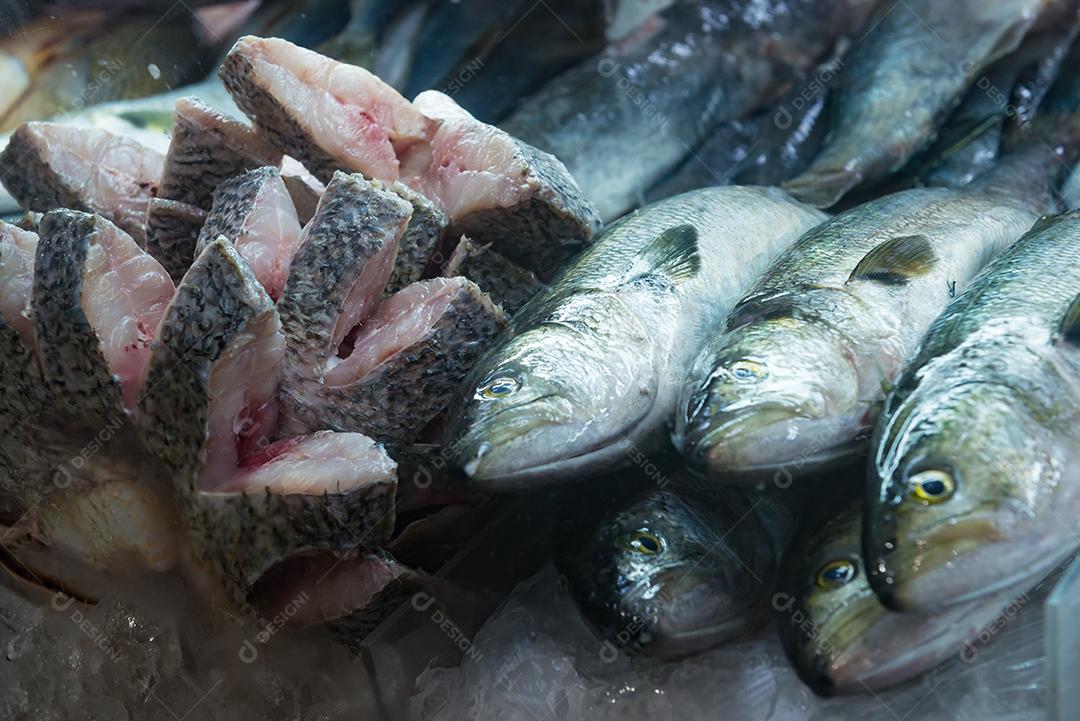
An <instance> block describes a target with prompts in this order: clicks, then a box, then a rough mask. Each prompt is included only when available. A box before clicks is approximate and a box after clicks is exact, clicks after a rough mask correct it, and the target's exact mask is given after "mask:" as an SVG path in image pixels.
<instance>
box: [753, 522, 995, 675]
mask: <svg viewBox="0 0 1080 721" xmlns="http://www.w3.org/2000/svg"><path fill="white" fill-rule="evenodd" d="M861 528H862V508H861V505H860V504H858V503H855V504H851V505H850V506H848V507H847V508H846V509H844V510H843V511H842V512H841V513H839V514H838V515H836V516H835V517H833V518H832V519H830V520H829V521H827V522H826V523H825V524H824V525H822V526H821V527H820V528H818V529H817V530H816V531H815V532H813V533H812V534H811V535H810V537H809V538H806V539H805V541H802V542H799V543H798V544H797V546H798V548H799V549H800V552H799V553H793V554H788V555H787V557H786V558H785V559H784V566H783V569H782V570H781V573H780V578H781V581H780V583H779V587H778V592H777V593H776V595H775V596H773V604H772V605H773V608H774V609H776V610H777V611H778V613H779V620H780V623H779V627H780V638H781V641H782V643H783V645H784V650H785V652H786V653H787V655H788V658H789V659H790V660H791V662H792V664H793V665H794V666H795V669H796V671H797V673H798V674H799V677H800V678H801V679H802V680H803V681H804V682H805V683H806V684H807V685H808V686H810V688H812V689H813V690H814V691H815V692H816V693H818V694H819V695H822V696H839V695H850V694H865V693H866V692H867V690H868V689H869V690H870V691H874V692H877V691H880V690H884V689H887V688H889V687H892V686H895V685H897V684H899V683H903V682H904V681H907V680H909V679H912V678H914V677H916V676H918V675H920V674H923V673H925V672H927V671H929V670H930V669H932V668H934V667H935V666H938V665H939V664H940V663H941V662H942V661H944V660H945V659H946V658H948V657H950V656H955V655H957V652H958V651H960V652H961V653H963V650H966V647H964V645H963V644H964V643H965V642H967V641H970V639H972V638H974V637H975V635H977V634H978V633H979V631H980V630H982V628H983V627H984V626H985V624H986V623H987V622H988V621H990V620H991V619H992V618H993V617H994V616H995V615H997V614H999V613H1000V609H1001V606H1002V604H1003V603H1004V600H1007V597H1006V598H1005V599H1004V600H1003V599H1002V598H1001V597H999V598H992V599H990V600H989V601H988V602H986V603H983V604H978V603H976V604H962V605H958V606H955V607H953V608H952V609H950V610H949V611H947V612H945V613H942V614H908V613H895V612H892V611H890V610H888V609H886V608H885V607H884V606H883V605H882V604H881V602H880V601H879V600H878V598H877V596H876V595H875V594H874V591H873V589H872V588H871V587H870V581H869V578H868V576H867V574H866V569H865V567H864V565H863V563H862V555H861V549H860V545H859V535H860V531H861Z"/></svg>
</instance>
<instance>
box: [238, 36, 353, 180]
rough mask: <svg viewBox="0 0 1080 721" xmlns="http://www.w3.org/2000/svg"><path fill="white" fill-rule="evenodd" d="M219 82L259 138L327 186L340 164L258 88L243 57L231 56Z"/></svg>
mask: <svg viewBox="0 0 1080 721" xmlns="http://www.w3.org/2000/svg"><path fill="white" fill-rule="evenodd" d="M221 79H222V81H223V82H224V83H225V88H226V89H227V90H228V91H229V94H230V95H232V97H233V99H234V100H235V101H236V104H237V105H238V106H239V107H240V109H241V110H243V111H244V114H245V115H247V116H248V117H249V118H251V121H252V124H253V125H254V126H255V128H256V130H258V132H259V134H260V135H262V136H263V137H264V138H266V139H267V140H269V141H270V143H271V144H272V145H274V146H275V147H277V148H280V149H282V150H283V151H284V152H285V153H287V154H288V155H291V156H292V157H294V158H296V159H297V160H299V161H301V162H302V163H303V164H304V167H306V168H307V169H308V170H309V171H310V172H311V173H312V174H313V175H314V176H315V177H316V178H318V179H319V180H321V181H322V182H324V183H325V182H328V181H329V180H330V179H331V178H332V177H333V176H334V173H335V172H337V171H339V170H343V169H344V168H343V167H342V164H341V162H340V161H338V160H337V159H335V158H333V157H332V156H331V155H330V154H329V153H327V152H326V151H325V150H323V149H322V148H321V147H320V146H319V144H318V143H317V142H315V140H314V139H313V138H312V137H311V136H309V135H308V133H307V131H306V130H304V128H303V127H302V126H301V125H300V123H299V122H298V121H297V120H296V118H294V117H293V115H292V112H293V109H291V108H287V107H285V106H284V105H282V104H281V102H280V101H278V99H277V98H275V97H274V96H273V94H271V93H270V92H269V91H268V90H267V89H266V88H264V87H262V86H261V85H260V84H259V79H258V78H257V77H256V76H255V67H254V65H253V64H252V63H251V60H250V59H249V58H247V57H245V56H244V54H243V53H236V52H232V53H229V54H228V56H227V57H226V58H225V61H224V62H223V63H222V65H221Z"/></svg>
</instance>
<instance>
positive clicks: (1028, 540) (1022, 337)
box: [863, 211, 1080, 612]
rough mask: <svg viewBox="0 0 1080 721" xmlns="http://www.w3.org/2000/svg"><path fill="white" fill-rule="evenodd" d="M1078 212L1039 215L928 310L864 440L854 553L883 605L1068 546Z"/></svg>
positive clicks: (1078, 301)
mask: <svg viewBox="0 0 1080 721" xmlns="http://www.w3.org/2000/svg"><path fill="white" fill-rule="evenodd" d="M1078 342H1080V212H1077V211H1071V212H1069V213H1066V214H1064V215H1061V216H1057V217H1055V218H1049V219H1046V220H1044V221H1041V222H1040V223H1039V224H1038V225H1036V227H1035V228H1033V229H1032V230H1031V232H1029V233H1028V234H1027V235H1026V236H1025V237H1024V238H1023V239H1022V240H1020V242H1018V243H1017V244H1016V245H1014V246H1013V247H1012V248H1010V249H1008V250H1007V251H1005V252H1004V253H1003V254H1002V255H1001V256H1000V257H999V258H998V259H997V260H995V261H994V262H993V263H992V264H991V265H990V266H988V267H987V268H986V270H985V271H984V272H983V273H982V274H981V275H980V276H979V277H978V278H977V279H976V280H975V281H974V282H973V283H972V284H971V286H970V287H969V288H968V289H967V290H966V291H965V292H963V293H962V294H960V295H959V296H958V297H957V298H956V300H955V301H953V302H952V303H951V304H950V305H949V307H948V309H946V311H945V312H944V313H943V314H942V316H941V317H940V318H939V319H938V320H937V321H935V323H934V324H933V326H932V327H931V328H930V330H929V332H928V333H927V334H926V338H925V340H924V341H923V343H922V346H921V347H920V349H919V352H918V355H917V356H916V357H915V359H914V360H913V361H912V363H911V364H910V366H909V367H908V369H907V370H906V371H905V372H904V375H903V376H902V377H901V378H900V380H899V382H898V383H897V386H896V389H895V390H894V391H893V393H892V394H891V395H890V397H889V399H888V401H887V402H886V404H885V408H884V412H883V413H882V416H881V419H880V421H879V422H878V426H877V429H876V432H875V437H874V441H873V443H872V446H871V447H872V449H873V450H872V456H871V466H870V477H869V479H868V483H867V490H866V509H865V517H864V527H863V553H864V557H865V558H866V560H867V565H868V566H869V568H870V582H871V585H872V586H873V588H874V591H875V592H876V593H877V595H878V597H879V598H881V600H882V602H883V603H884V604H885V605H886V606H889V607H891V608H896V609H903V610H918V611H923V612H926V611H934V610H938V609H941V608H944V607H948V606H952V605H955V604H957V603H963V602H965V601H969V600H972V599H975V598H979V597H983V596H986V595H988V594H991V593H995V592H997V591H999V590H1001V589H1002V588H1004V587H1007V586H1010V585H1014V584H1017V583H1019V582H1021V581H1023V580H1025V579H1031V578H1034V577H1036V576H1037V575H1038V574H1040V573H1043V572H1045V571H1046V570H1047V569H1048V568H1049V567H1051V566H1052V565H1053V564H1055V563H1056V562H1057V561H1058V560H1059V559H1061V558H1062V557H1063V556H1064V555H1066V554H1068V553H1069V552H1071V551H1072V550H1074V549H1075V548H1076V546H1077V543H1078V542H1077V535H1076V532H1077V523H1076V518H1077V509H1078V504H1080V478H1077V474H1076V470H1075V469H1076V467H1077V465H1076V461H1077V458H1078V457H1080V456H1078V454H1080V443H1078V440H1077V436H1076V428H1077V423H1078V422H1080V350H1078V348H1077V344H1078Z"/></svg>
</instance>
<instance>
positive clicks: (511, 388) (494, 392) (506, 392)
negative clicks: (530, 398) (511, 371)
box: [476, 376, 521, 400]
mask: <svg viewBox="0 0 1080 721" xmlns="http://www.w3.org/2000/svg"><path fill="white" fill-rule="evenodd" d="M519 388H521V383H520V382H518V379H517V378H511V377H509V376H501V377H499V378H493V379H491V380H490V381H488V382H487V383H486V384H484V385H483V386H482V387H481V388H480V390H478V391H477V392H476V396H477V397H478V398H481V399H484V400H494V399H496V398H506V397H507V396H511V395H513V394H514V393H516V392H517V390H518V389H519Z"/></svg>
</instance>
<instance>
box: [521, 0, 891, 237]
mask: <svg viewBox="0 0 1080 721" xmlns="http://www.w3.org/2000/svg"><path fill="white" fill-rule="evenodd" d="M874 4H875V3H874V2H871V1H869V0H845V1H844V2H836V3H819V2H810V1H808V0H796V1H795V2H786V1H785V2H774V1H772V0H769V1H768V2H765V3H753V4H752V5H753V6H752V7H751V6H749V5H747V4H745V3H740V2H734V1H731V0H709V1H707V2H702V3H676V4H675V5H673V6H672V7H670V8H668V9H667V10H665V11H664V12H662V13H660V14H659V15H657V16H656V17H655V18H653V19H652V20H650V21H647V22H646V23H644V24H643V25H642V27H641V28H639V29H638V30H637V31H635V32H634V33H632V34H631V35H630V36H628V37H626V38H624V39H622V40H620V41H619V42H618V43H615V44H614V45H612V46H611V47H610V48H609V49H608V50H607V51H605V52H604V53H601V54H600V55H598V56H596V57H593V58H589V59H587V60H584V61H582V62H581V63H579V64H578V65H575V66H574V67H572V68H571V69H569V70H567V71H566V72H564V73H563V74H561V75H559V76H558V77H556V78H555V79H554V80H552V81H551V82H549V83H547V84H546V85H544V86H543V87H542V88H541V89H540V91H539V92H537V93H536V94H535V95H533V96H532V97H531V98H529V99H528V100H527V101H525V102H524V103H522V104H521V106H520V107H519V108H518V109H517V110H516V111H515V112H514V113H513V114H511V115H510V116H509V117H508V118H507V119H506V120H505V121H504V122H503V123H502V127H503V128H505V129H506V130H507V131H508V132H509V133H511V134H513V135H515V136H516V137H520V138H521V139H522V140H524V141H525V142H527V143H530V144H532V145H535V146H536V147H538V148H541V149H543V150H546V151H548V152H550V153H554V154H555V155H556V156H557V157H559V158H561V159H562V160H563V161H564V162H565V163H567V166H568V168H569V170H570V173H571V175H573V176H574V179H575V180H577V182H578V184H579V185H580V186H581V187H582V189H583V191H584V192H585V195H586V196H587V197H589V198H592V200H593V201H594V202H595V203H596V204H597V206H598V208H599V209H600V214H601V216H602V217H603V218H604V219H605V220H611V219H612V218H615V217H617V216H619V215H621V214H622V213H624V212H626V211H627V210H628V209H630V208H632V207H634V206H636V205H639V204H641V201H642V196H643V194H644V193H645V191H646V190H647V189H648V188H649V187H650V186H652V185H653V184H654V183H655V182H657V181H658V180H660V179H661V178H662V177H663V176H664V175H665V174H666V173H668V172H669V171H671V170H672V169H673V168H674V167H675V166H676V165H678V164H679V162H680V161H681V160H682V159H683V158H685V157H687V156H688V155H690V151H691V149H692V148H694V147H696V146H697V145H698V144H700V143H701V141H703V140H704V139H705V138H706V136H707V134H708V133H709V131H710V130H711V129H712V128H714V127H716V126H717V125H719V124H720V123H722V122H725V121H731V120H737V119H739V118H743V117H745V116H747V115H749V114H750V113H751V112H753V111H754V110H755V109H757V108H759V107H761V106H762V105H763V104H764V103H766V102H768V101H769V100H771V99H773V98H776V97H777V96H779V95H780V94H781V93H782V92H783V91H784V89H785V84H786V83H789V82H792V81H794V80H795V79H796V78H798V77H799V76H801V75H802V74H803V73H805V72H806V71H807V70H809V69H810V68H812V67H813V66H814V64H816V63H818V62H819V61H820V60H821V59H822V58H823V57H824V56H825V55H826V53H828V51H829V50H830V48H831V47H832V45H833V44H834V42H835V41H836V40H837V38H838V37H840V36H841V35H843V34H844V33H846V32H852V31H854V30H855V29H856V28H858V27H860V26H861V24H862V23H863V21H864V20H865V18H866V17H867V15H868V14H869V12H870V11H871V9H872V6H873V5H874ZM598 128H603V132H597V129H598ZM631 148H632V149H633V151H632V152H628V150H629V149H631ZM725 170H726V168H719V169H714V171H715V172H716V173H717V174H720V173H723V172H724V171H725Z"/></svg>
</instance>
